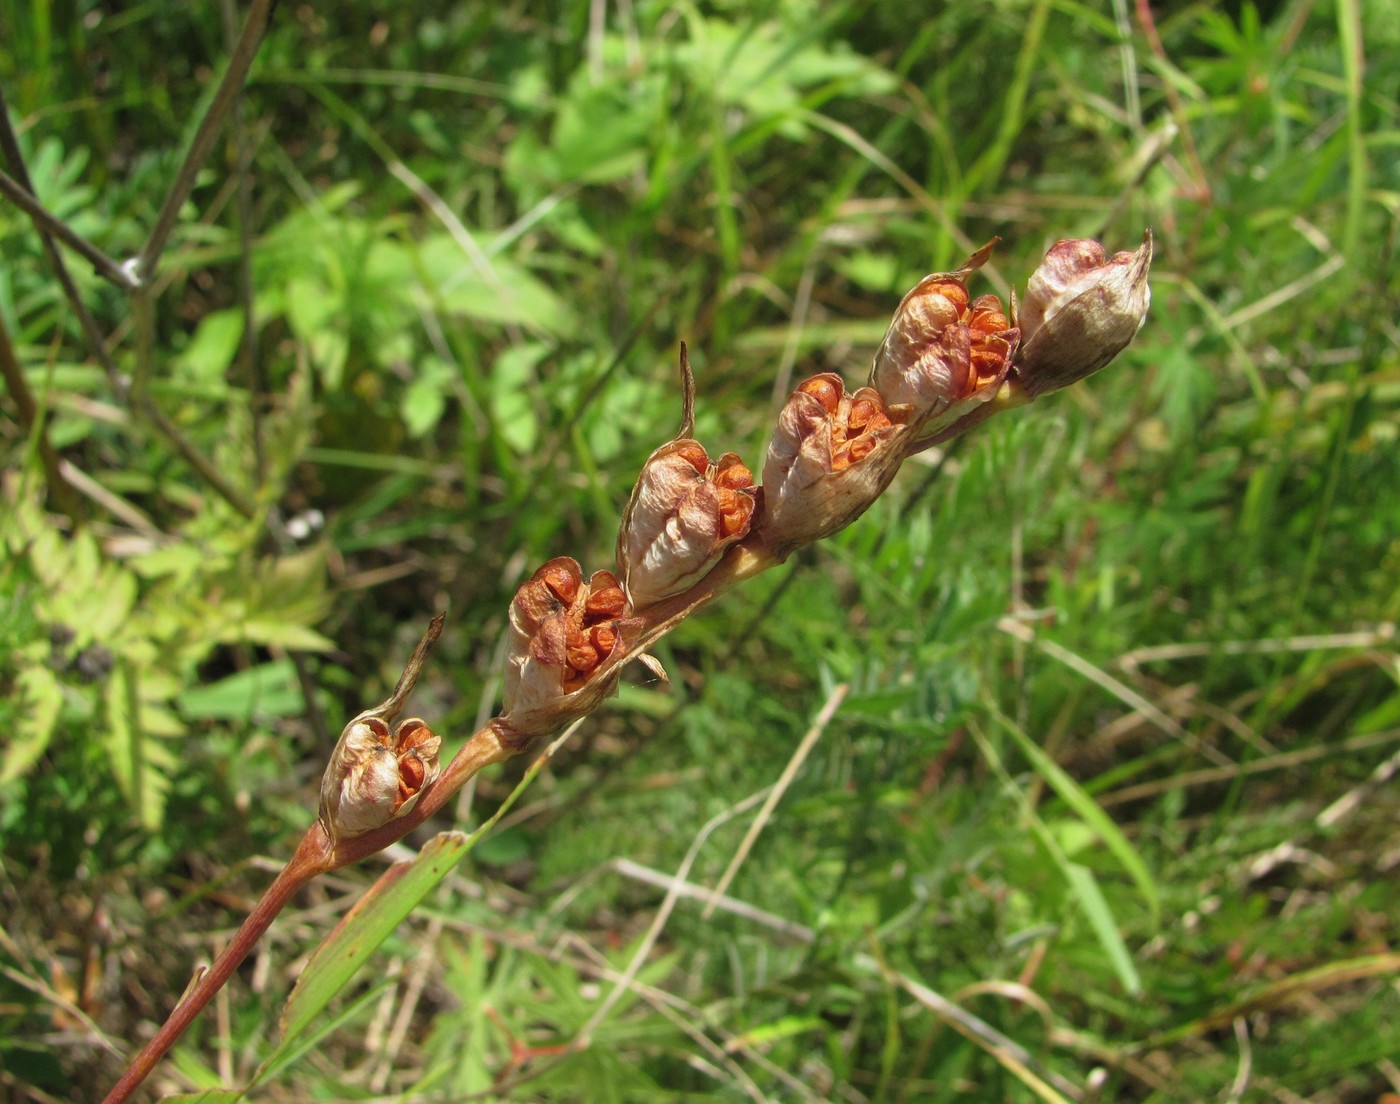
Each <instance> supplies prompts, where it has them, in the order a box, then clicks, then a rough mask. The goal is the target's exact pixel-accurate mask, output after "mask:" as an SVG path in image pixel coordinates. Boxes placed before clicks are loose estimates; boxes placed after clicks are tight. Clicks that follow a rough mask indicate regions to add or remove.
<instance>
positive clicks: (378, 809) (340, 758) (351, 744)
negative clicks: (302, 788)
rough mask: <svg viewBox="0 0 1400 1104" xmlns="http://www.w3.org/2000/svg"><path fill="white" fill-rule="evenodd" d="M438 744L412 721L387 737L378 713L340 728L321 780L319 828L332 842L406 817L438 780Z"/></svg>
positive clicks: (418, 722)
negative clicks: (429, 787)
mask: <svg viewBox="0 0 1400 1104" xmlns="http://www.w3.org/2000/svg"><path fill="white" fill-rule="evenodd" d="M441 744H442V741H441V740H440V739H439V738H438V736H437V735H436V734H434V732H433V731H432V729H430V728H429V727H428V726H427V724H426V723H425V722H423V721H422V720H420V719H418V718H417V717H414V718H411V719H410V720H406V721H402V722H400V723H399V726H398V727H397V728H396V729H394V730H393V731H392V732H391V731H390V729H389V726H388V724H387V723H386V722H385V721H384V719H383V718H382V717H381V716H379V715H377V711H370V712H366V713H361V714H360V715H359V716H358V717H356V718H355V719H354V720H353V721H351V722H350V723H349V724H348V725H346V726H345V728H344V730H343V731H342V732H341V734H340V739H339V740H338V741H337V743H336V745H335V751H333V752H332V753H331V759H330V763H329V764H328V765H327V767H326V773H325V775H324V776H323V778H322V779H321V814H320V815H321V823H322V825H323V826H324V827H325V829H326V833H327V834H328V835H329V836H330V837H331V839H333V840H340V839H347V838H349V837H352V836H359V835H363V834H364V833H366V832H371V831H373V830H374V829H376V828H379V827H381V826H383V825H385V824H388V823H389V821H391V820H393V819H394V818H395V817H401V816H403V815H404V814H406V813H408V812H410V811H411V810H412V809H413V807H414V806H415V805H417V804H418V798H419V797H420V796H421V795H422V793H423V791H424V789H426V788H427V787H428V786H429V785H431V784H432V782H433V781H434V780H435V779H436V778H437V776H438V773H439V764H438V751H439V749H440V747H441Z"/></svg>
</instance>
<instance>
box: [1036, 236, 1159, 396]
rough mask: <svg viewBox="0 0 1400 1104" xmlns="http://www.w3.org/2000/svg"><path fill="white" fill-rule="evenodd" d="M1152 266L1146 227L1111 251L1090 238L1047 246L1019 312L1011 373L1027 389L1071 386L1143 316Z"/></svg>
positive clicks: (1104, 359) (1118, 347)
mask: <svg viewBox="0 0 1400 1104" xmlns="http://www.w3.org/2000/svg"><path fill="white" fill-rule="evenodd" d="M1151 266H1152V231H1150V230H1149V231H1147V232H1146V233H1145V234H1144V235H1143V238H1142V245H1141V246H1139V247H1138V249H1137V251H1136V252H1133V253H1128V252H1120V253H1115V254H1114V255H1113V256H1112V257H1109V256H1108V254H1107V252H1106V251H1105V250H1104V247H1103V246H1102V245H1100V244H1099V243H1098V242H1096V241H1093V240H1091V239H1088V238H1076V239H1071V240H1067V241H1059V242H1056V243H1055V244H1054V245H1052V246H1051V247H1050V249H1049V251H1048V252H1047V253H1046V254H1045V260H1044V261H1042V262H1041V264H1040V267H1039V268H1037V269H1036V270H1035V273H1034V274H1033V275H1032V276H1031V279H1030V284H1029V286H1028V287H1027V289H1026V301H1025V302H1024V303H1023V304H1021V310H1020V315H1019V318H1018V319H1017V321H1018V322H1019V324H1020V328H1021V336H1022V339H1023V340H1022V342H1021V347H1020V349H1019V350H1018V351H1017V353H1016V356H1015V373H1016V378H1017V379H1018V380H1019V381H1020V383H1021V385H1022V386H1023V387H1024V388H1025V392H1026V394H1027V396H1028V397H1030V398H1035V397H1036V396H1038V395H1043V394H1046V393H1047V392H1050V391H1058V390H1059V389H1060V388H1062V387H1068V386H1069V385H1070V384H1072V383H1074V382H1076V381H1078V380H1081V379H1083V378H1084V377H1085V376H1088V375H1090V374H1092V373H1094V372H1097V371H1098V370H1099V369H1100V368H1102V367H1103V366H1104V365H1105V364H1107V363H1108V362H1109V361H1110V360H1112V359H1113V358H1114V357H1115V356H1117V355H1118V354H1119V353H1120V352H1122V350H1123V349H1124V347H1126V346H1127V344H1128V342H1130V341H1132V339H1133V337H1134V336H1135V335H1136V334H1137V332H1138V329H1139V328H1140V327H1141V326H1142V323H1143V321H1144V320H1145V319H1146V318H1147V307H1148V304H1149V303H1150V302H1151V300H1152V289H1151V288H1150V287H1149V286H1148V283H1147V274H1148V270H1149V269H1150V268H1151Z"/></svg>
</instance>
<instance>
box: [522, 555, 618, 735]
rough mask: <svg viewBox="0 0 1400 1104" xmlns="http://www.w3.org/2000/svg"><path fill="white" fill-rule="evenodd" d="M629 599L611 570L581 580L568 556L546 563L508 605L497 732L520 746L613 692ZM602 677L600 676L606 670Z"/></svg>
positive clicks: (590, 708)
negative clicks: (506, 651) (507, 643)
mask: <svg viewBox="0 0 1400 1104" xmlns="http://www.w3.org/2000/svg"><path fill="white" fill-rule="evenodd" d="M626 611H627V599H626V597H625V595H624V594H623V592H622V587H621V585H620V584H619V583H618V581H617V576H615V575H614V574H613V573H612V572H610V571H597V572H594V574H593V577H592V578H591V579H589V580H588V581H587V582H584V580H583V571H582V569H581V568H580V567H579V565H578V562H577V561H576V560H573V559H571V558H569V557H568V556H560V557H557V558H556V559H553V560H550V561H549V562H548V563H547V564H545V565H544V566H543V567H541V568H540V569H539V570H538V571H536V572H535V574H534V575H532V576H531V577H530V578H529V579H528V580H527V581H526V582H525V583H523V584H522V585H521V586H520V589H519V590H517V591H516V593H515V599H514V600H513V601H512V602H511V604H510V625H511V635H510V652H509V655H508V656H507V659H506V676H505V705H504V708H503V709H502V712H501V725H502V730H503V731H504V732H505V733H506V734H508V736H509V738H510V739H512V740H515V741H519V742H521V743H525V742H528V741H530V740H533V739H535V738H536V737H538V736H546V735H548V734H549V733H551V732H554V731H556V730H558V729H559V728H562V727H563V726H564V725H566V724H568V723H569V722H570V721H572V720H574V719H576V718H577V717H581V716H583V715H584V714H586V713H589V712H591V711H592V710H593V709H594V708H596V707H597V705H598V703H599V702H600V701H601V700H602V699H603V698H604V697H605V696H606V695H607V694H608V693H609V692H610V691H611V690H612V687H613V685H614V684H615V682H616V678H615V677H613V676H615V674H616V671H617V667H616V666H614V667H613V668H612V669H611V670H610V671H609V670H608V661H609V660H610V659H611V658H612V657H613V656H614V655H615V654H617V653H618V651H619V649H620V647H621V644H622V628H623V625H624V623H625V622H624V614H625V613H626ZM605 672H606V673H605Z"/></svg>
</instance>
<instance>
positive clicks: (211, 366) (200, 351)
mask: <svg viewBox="0 0 1400 1104" xmlns="http://www.w3.org/2000/svg"><path fill="white" fill-rule="evenodd" d="M242 336H243V312H242V311H241V310H239V309H237V308H229V309H228V310H219V311H213V312H212V313H210V314H206V315H205V316H204V317H203V318H202V319H201V320H200V323H199V327H198V328H197V329H196V330H195V331H194V337H192V338H190V343H189V344H188V345H186V346H185V349H184V351H183V352H182V353H181V354H180V356H179V358H178V359H177V360H176V364H177V365H178V366H179V367H180V368H183V369H184V370H185V372H186V373H187V374H188V375H189V376H191V377H193V378H194V379H195V380H197V381H199V382H200V383H213V382H217V381H220V380H222V379H223V376H224V373H225V372H227V371H228V369H229V365H231V364H232V363H233V358H234V354H235V353H237V352H238V341H239V338H241V337H242Z"/></svg>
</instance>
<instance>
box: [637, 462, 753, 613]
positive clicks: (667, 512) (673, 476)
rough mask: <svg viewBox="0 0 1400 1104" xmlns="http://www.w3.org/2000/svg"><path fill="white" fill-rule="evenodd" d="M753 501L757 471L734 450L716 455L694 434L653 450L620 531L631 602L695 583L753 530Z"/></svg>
mask: <svg viewBox="0 0 1400 1104" xmlns="http://www.w3.org/2000/svg"><path fill="white" fill-rule="evenodd" d="M753 509H754V489H753V475H752V474H751V473H750V472H749V469H748V468H746V467H745V466H744V464H743V463H742V461H740V459H739V457H738V456H737V455H735V454H734V453H732V452H726V453H725V454H724V455H723V456H721V457H720V458H719V459H718V460H717V461H711V460H710V457H709V454H708V453H707V452H706V451H705V449H704V447H703V446H702V445H701V444H700V443H699V442H698V441H693V440H691V439H689V438H684V439H682V440H679V441H671V442H669V443H668V444H665V445H662V446H661V447H660V448H659V449H657V450H656V451H655V452H653V453H652V454H651V457H650V458H649V459H648V460H647V462H646V464H645V465H644V466H643V468H642V474H641V475H640V476H639V477H638V479H637V485H636V486H635V487H634V488H633V489H632V497H631V499H630V500H629V501H628V503H627V509H626V511H625V512H624V513H623V515H622V528H621V531H620V532H619V533H618V538H617V563H618V568H619V570H620V571H621V572H622V587H623V590H624V591H626V593H627V597H628V599H629V600H630V601H631V603H632V607H633V609H637V610H641V609H645V608H646V607H648V606H651V605H654V604H655V603H657V602H659V601H660V600H661V599H663V598H668V597H670V596H671V595H672V594H679V593H680V592H681V591H683V590H689V589H690V587H692V586H694V585H695V583H697V582H698V581H699V580H700V579H701V578H703V577H704V575H705V573H706V572H708V571H709V570H710V568H712V567H714V565H715V564H716V563H717V562H718V561H719V558H720V556H722V555H723V554H724V550H725V549H726V548H728V547H729V546H730V545H731V544H733V543H734V542H735V541H738V540H742V539H743V538H744V537H745V536H746V535H747V534H748V531H749V523H750V520H751V519H752V516H753Z"/></svg>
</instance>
